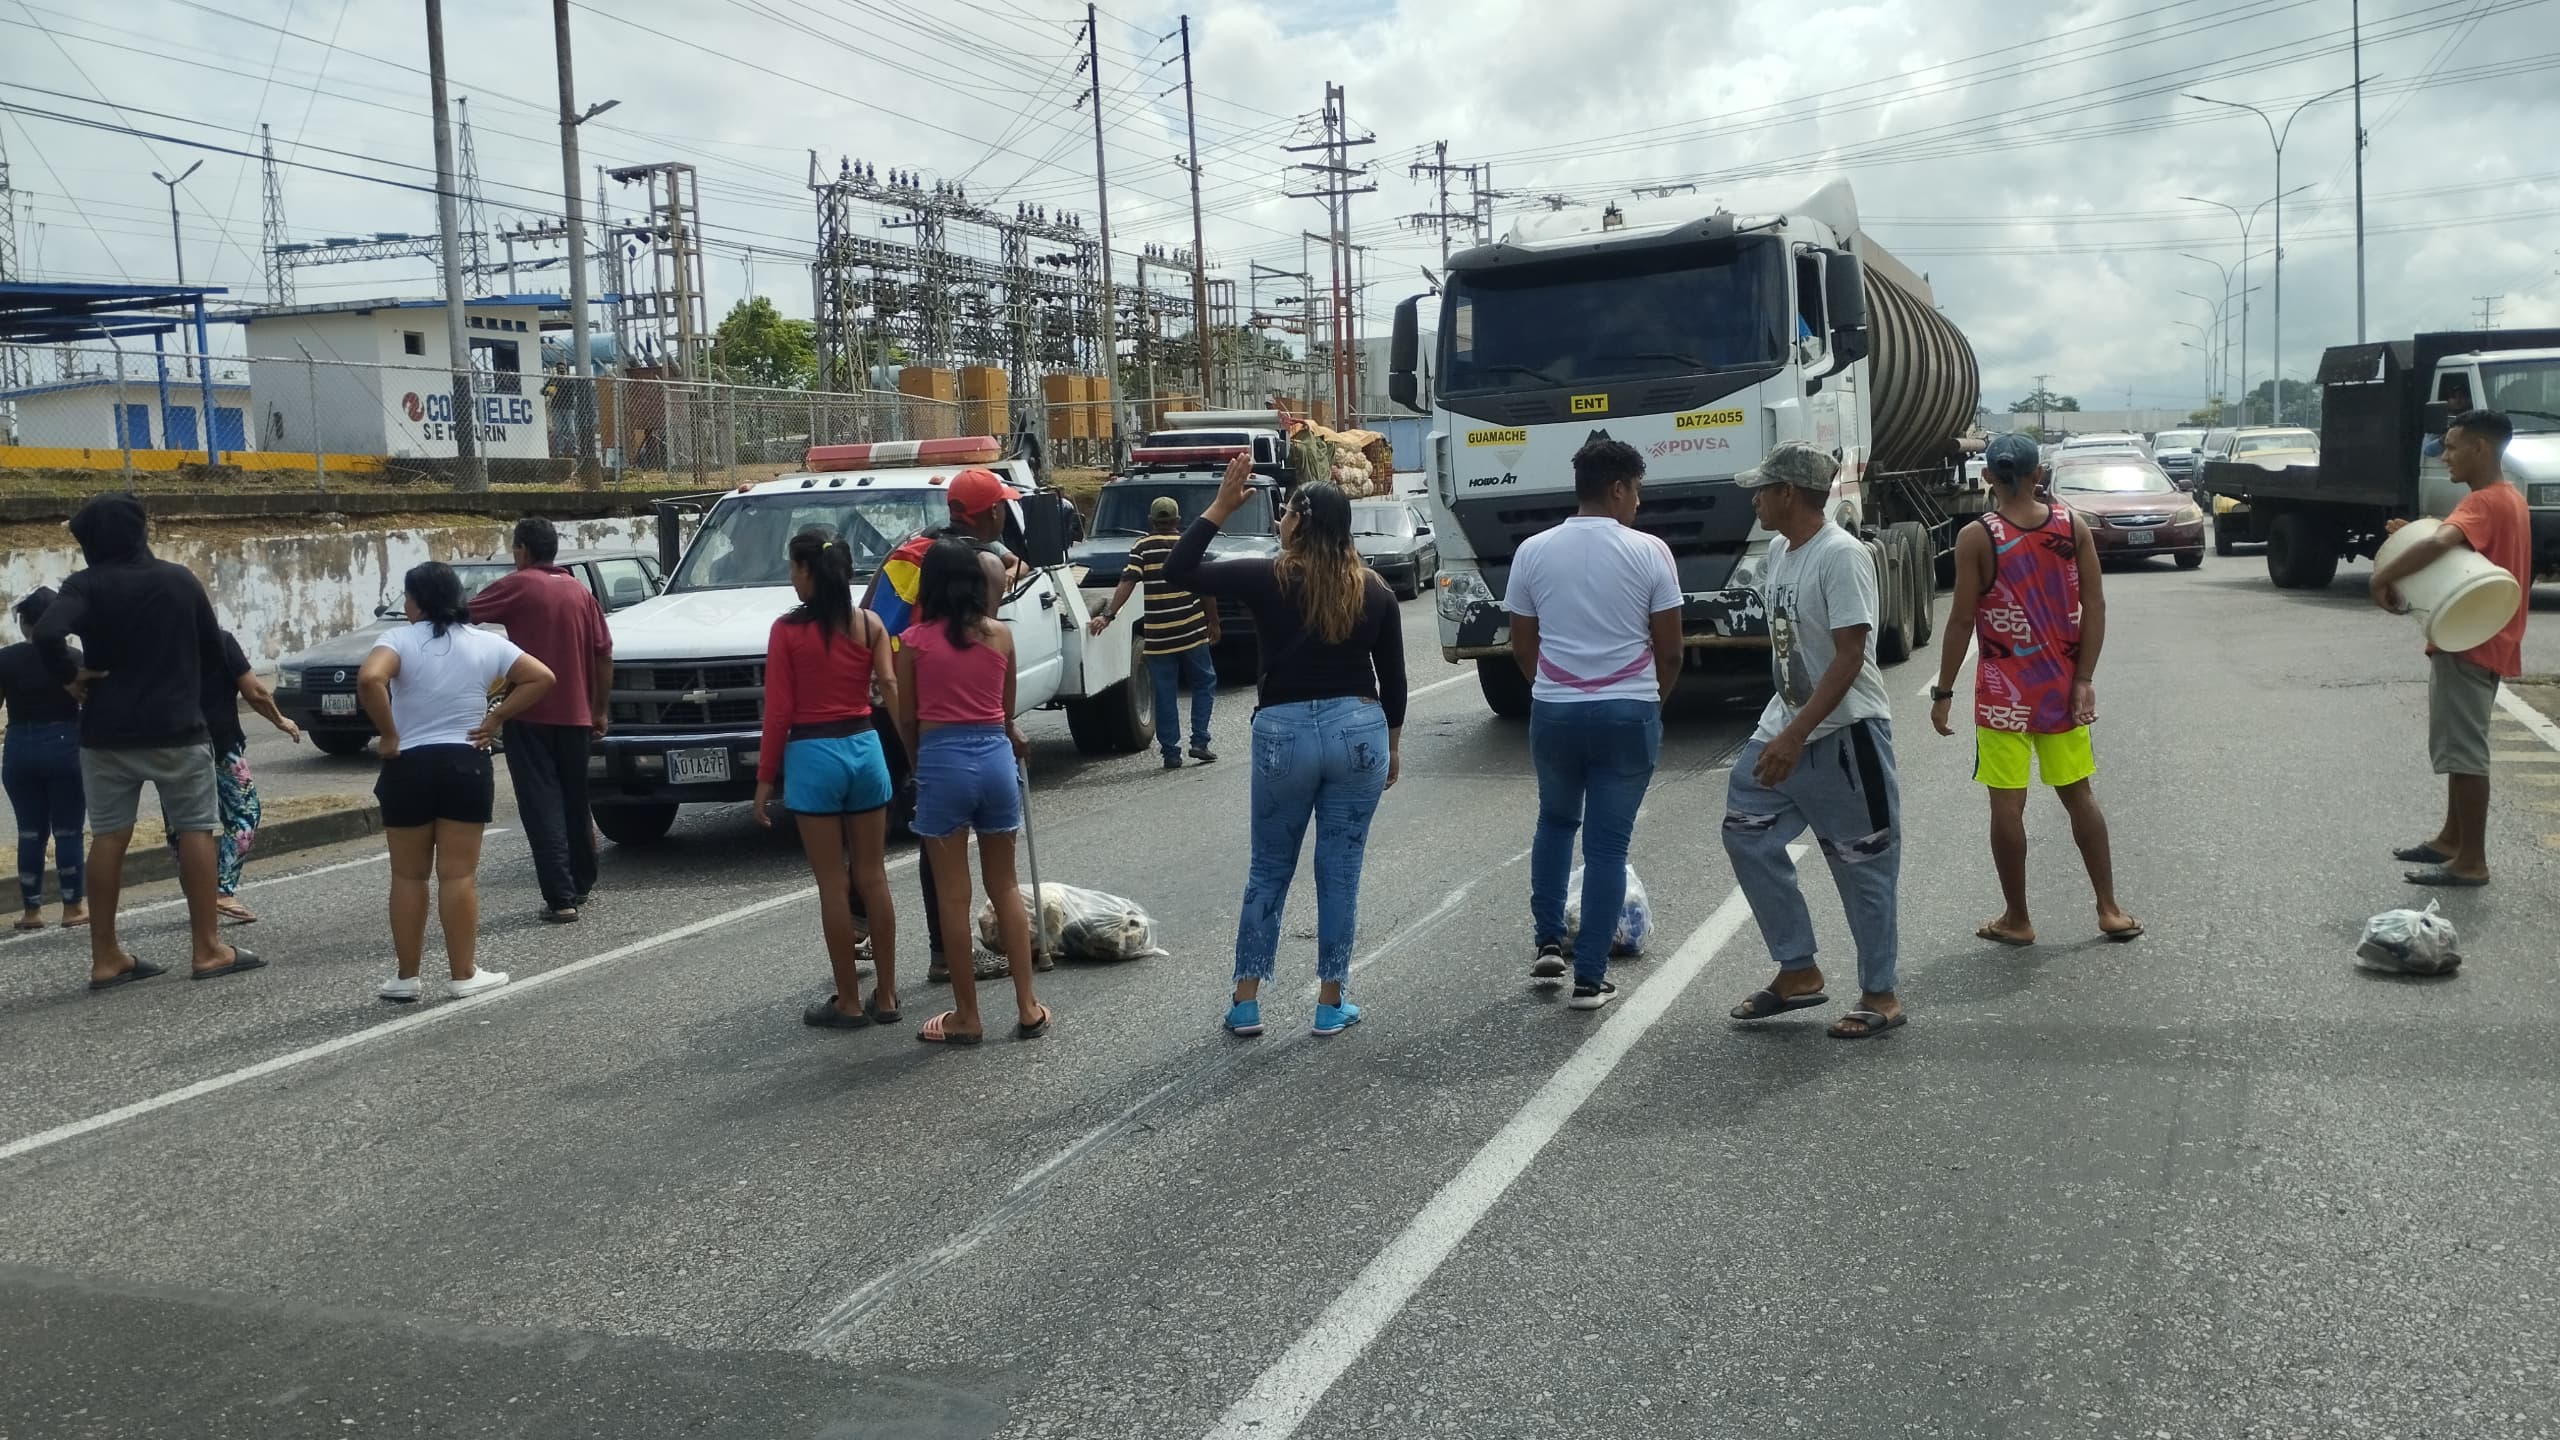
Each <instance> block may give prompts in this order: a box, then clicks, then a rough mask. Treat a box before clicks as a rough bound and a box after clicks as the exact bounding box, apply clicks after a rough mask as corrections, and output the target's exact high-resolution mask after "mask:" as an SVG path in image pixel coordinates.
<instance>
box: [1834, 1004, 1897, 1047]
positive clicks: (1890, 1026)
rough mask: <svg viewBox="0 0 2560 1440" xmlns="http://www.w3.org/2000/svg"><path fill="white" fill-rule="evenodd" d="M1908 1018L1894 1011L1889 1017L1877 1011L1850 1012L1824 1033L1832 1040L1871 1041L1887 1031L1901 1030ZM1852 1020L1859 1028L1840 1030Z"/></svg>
mask: <svg viewBox="0 0 2560 1440" xmlns="http://www.w3.org/2000/svg"><path fill="white" fill-rule="evenodd" d="M1910 1018H1911V1017H1910V1016H1909V1015H1907V1014H1905V1013H1904V1012H1902V1011H1900V1010H1896V1011H1894V1012H1893V1013H1892V1014H1890V1015H1887V1014H1884V1013H1883V1012H1881V1011H1877V1010H1852V1011H1850V1012H1849V1013H1848V1014H1846V1015H1843V1016H1841V1017H1840V1018H1839V1019H1837V1020H1834V1021H1832V1022H1831V1028H1830V1029H1829V1030H1828V1031H1826V1032H1824V1033H1826V1034H1828V1035H1829V1036H1830V1037H1831V1038H1832V1039H1834V1040H1872V1039H1874V1038H1875V1037H1876V1036H1878V1035H1881V1034H1883V1033H1884V1032H1886V1031H1887V1030H1899V1029H1901V1028H1902V1027H1903V1025H1904V1024H1905V1023H1906V1022H1907V1021H1909V1020H1910ZM1852 1020H1854V1021H1856V1022H1858V1027H1859V1028H1857V1029H1855V1030H1843V1029H1841V1028H1840V1027H1841V1026H1843V1025H1846V1024H1848V1023H1849V1022H1850V1021H1852Z"/></svg>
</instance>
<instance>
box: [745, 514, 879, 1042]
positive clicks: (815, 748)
mask: <svg viewBox="0 0 2560 1440" xmlns="http://www.w3.org/2000/svg"><path fill="white" fill-rule="evenodd" d="M790 554H791V588H792V589H793V590H795V591H797V592H799V595H800V605H799V608H797V609H795V610H793V611H792V612H791V613H790V614H788V615H785V616H783V617H782V618H781V619H779V620H776V621H774V622H773V633H772V635H771V636H770V637H769V638H768V639H767V640H766V642H765V662H764V742H763V744H762V745H761V746H759V747H758V749H757V751H756V823H757V824H759V825H764V826H768V827H769V826H771V825H772V824H773V817H772V814H771V811H770V809H769V807H770V805H771V803H772V800H773V793H774V788H775V786H776V784H777V783H779V784H780V786H781V789H782V803H783V805H784V807H785V808H786V809H788V810H790V811H791V814H792V817H793V818H794V819H795V820H797V821H798V822H799V824H800V848H801V850H802V852H803V853H805V854H807V855H808V857H809V870H810V873H811V874H812V875H813V876H814V877H815V878H816V879H817V882H818V923H819V927H820V929H821V930H822V931H823V932H824V933H825V935H826V941H827V963H828V965H829V966H830V967H832V968H833V969H834V971H835V980H836V993H835V994H833V995H830V996H828V997H827V998H826V999H824V1000H820V1001H817V1002H815V1003H813V1004H811V1005H810V1006H809V1008H808V1009H807V1010H806V1011H805V1012H803V1013H802V1015H801V1017H800V1018H801V1020H802V1021H803V1022H804V1023H806V1024H810V1025H816V1026H821V1027H824V1028H826V1029H831V1030H858V1029H861V1028H862V1027H864V1026H867V1025H888V1024H893V1023H895V1022H896V1021H897V1018H898V1000H897V994H898V988H897V986H898V919H897V915H896V913H895V912H894V911H893V910H892V909H891V908H890V904H889V874H888V870H887V868H886V865H887V861H886V856H887V851H888V848H889V796H890V793H891V791H892V790H893V789H894V788H895V787H894V786H893V785H892V784H891V782H890V779H889V764H888V761H887V759H886V758H885V757H884V756H883V755H882V753H881V749H880V736H879V735H878V734H877V733H876V732H875V731H874V730H873V728H872V725H873V716H872V707H871V696H872V689H873V687H874V686H875V685H876V686H877V687H878V688H879V690H880V694H881V697H882V699H883V702H884V703H886V704H889V705H891V706H892V707H893V708H894V706H895V704H896V700H897V686H898V676H897V668H896V665H895V663H894V662H893V661H892V659H891V658H890V656H891V647H890V643H889V630H888V627H887V626H885V625H883V624H881V623H880V617H879V616H877V615H874V614H872V613H871V612H870V611H868V610H864V609H860V608H858V607H856V606H855V605H854V603H853V552H852V551H851V550H849V549H848V548H847V547H846V546H845V543H844V541H842V540H840V539H838V538H836V537H835V536H834V535H833V534H831V533H829V532H828V531H825V530H822V529H817V528H814V527H813V528H811V529H807V530H803V531H801V532H800V533H799V534H797V535H795V536H793V537H791V551H790ZM855 892H859V893H860V895H861V896H862V904H863V908H864V910H865V912H866V913H867V914H869V916H870V917H871V960H872V964H873V966H874V967H875V968H876V972H877V978H876V981H875V983H874V984H873V986H872V990H871V1001H870V1003H869V1004H867V1005H866V1004H864V1003H863V1002H862V991H861V981H860V979H859V976H858V975H857V973H856V971H855V968H854V967H855V964H856V947H857V946H858V945H859V944H860V942H861V931H860V930H859V929H858V928H857V927H856V925H855V923H854V918H853V904H852V899H851V896H852V894H853V893H855Z"/></svg>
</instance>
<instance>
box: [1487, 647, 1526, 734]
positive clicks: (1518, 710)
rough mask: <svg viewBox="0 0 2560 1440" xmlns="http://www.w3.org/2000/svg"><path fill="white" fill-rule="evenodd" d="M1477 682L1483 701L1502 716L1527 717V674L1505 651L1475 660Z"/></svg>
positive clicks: (1512, 718) (1520, 718)
mask: <svg viewBox="0 0 2560 1440" xmlns="http://www.w3.org/2000/svg"><path fill="white" fill-rule="evenodd" d="M1476 684H1477V685H1478V686H1479V687H1481V688H1482V689H1483V691H1484V703H1485V704H1486V706H1488V707H1489V708H1491V709H1492V711H1493V713H1494V714H1496V715H1499V716H1501V717H1502V718H1503V719H1505V720H1526V719H1528V718H1529V677H1528V676H1526V675H1523V674H1521V673H1520V666H1519V664H1518V662H1516V661H1514V660H1513V659H1512V658H1511V657H1510V656H1508V655H1488V656H1486V657H1484V658H1483V659H1481V660H1478V661H1477V662H1476Z"/></svg>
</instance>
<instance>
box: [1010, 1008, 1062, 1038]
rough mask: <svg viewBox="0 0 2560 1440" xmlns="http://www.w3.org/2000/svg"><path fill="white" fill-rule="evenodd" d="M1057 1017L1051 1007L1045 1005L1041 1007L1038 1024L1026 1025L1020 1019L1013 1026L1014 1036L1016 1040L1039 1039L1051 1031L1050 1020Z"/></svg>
mask: <svg viewBox="0 0 2560 1440" xmlns="http://www.w3.org/2000/svg"><path fill="white" fill-rule="evenodd" d="M1056 1018H1057V1017H1056V1016H1055V1015H1053V1014H1051V1013H1050V1011H1049V1007H1048V1006H1046V1005H1043V1006H1041V1007H1040V1023H1038V1024H1036V1025H1025V1024H1022V1023H1020V1022H1019V1021H1017V1022H1015V1024H1014V1027H1013V1038H1014V1039H1016V1040H1037V1039H1039V1038H1040V1037H1041V1036H1043V1035H1046V1034H1048V1033H1049V1022H1050V1021H1051V1020H1054V1019H1056Z"/></svg>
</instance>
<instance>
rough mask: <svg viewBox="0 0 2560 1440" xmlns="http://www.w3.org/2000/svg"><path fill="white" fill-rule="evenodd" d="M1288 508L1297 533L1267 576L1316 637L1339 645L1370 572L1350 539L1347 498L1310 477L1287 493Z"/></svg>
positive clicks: (1354, 619)
mask: <svg viewBox="0 0 2560 1440" xmlns="http://www.w3.org/2000/svg"><path fill="white" fill-rule="evenodd" d="M1289 511H1290V513H1291V514H1293V515H1296V516H1297V517H1298V528H1297V532H1296V534H1294V535H1293V536H1291V537H1290V540H1289V543H1288V545H1287V546H1286V547H1285V548H1283V549H1282V550H1281V552H1280V558H1279V559H1277V560H1275V561H1273V562H1272V563H1271V572H1272V575H1273V577H1274V578H1275V579H1277V580H1278V581H1279V582H1280V590H1281V593H1282V594H1284V595H1287V596H1288V597H1289V598H1290V599H1292V600H1294V601H1296V602H1297V605H1298V611H1299V613H1300V614H1302V615H1304V616H1306V617H1307V628H1308V629H1310V630H1312V631H1314V632H1315V634H1316V638H1317V639H1319V640H1322V641H1323V642H1324V643H1326V644H1327V645H1339V644H1341V643H1342V642H1343V641H1345V640H1348V639H1350V638H1351V630H1352V627H1353V626H1355V625H1357V624H1359V623H1360V611H1361V608H1362V607H1363V606H1364V605H1366V604H1367V603H1368V599H1369V572H1368V569H1367V568H1366V567H1365V566H1363V565H1362V564H1361V563H1360V552H1359V550H1358V549H1357V548H1356V547H1354V546H1353V545H1352V543H1351V497H1350V496H1348V495H1345V494H1343V493H1342V487H1340V486H1338V485H1334V484H1331V483H1329V482H1327V481H1323V480H1315V481H1310V482H1308V483H1307V484H1304V485H1301V486H1299V487H1298V488H1297V490H1296V491H1295V492H1294V493H1292V494H1291V495H1290V497H1289Z"/></svg>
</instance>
